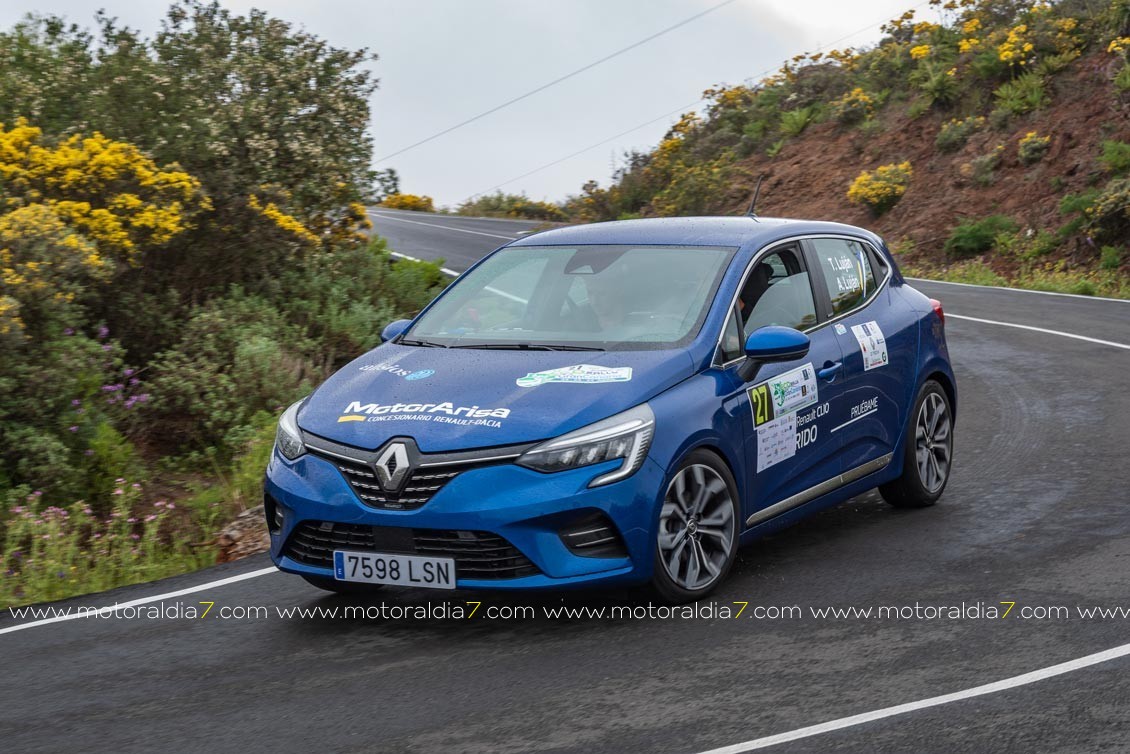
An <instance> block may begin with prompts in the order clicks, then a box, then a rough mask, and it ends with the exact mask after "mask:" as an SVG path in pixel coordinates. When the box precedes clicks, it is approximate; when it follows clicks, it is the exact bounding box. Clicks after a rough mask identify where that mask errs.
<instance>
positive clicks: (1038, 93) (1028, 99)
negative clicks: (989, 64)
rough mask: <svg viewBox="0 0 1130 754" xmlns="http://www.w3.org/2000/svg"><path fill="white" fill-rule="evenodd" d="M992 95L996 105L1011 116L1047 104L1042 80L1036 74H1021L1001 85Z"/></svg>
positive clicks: (1037, 108)
mask: <svg viewBox="0 0 1130 754" xmlns="http://www.w3.org/2000/svg"><path fill="white" fill-rule="evenodd" d="M993 95H994V96H995V97H996V100H997V105H998V106H999V107H1000V108H1001V109H1003V110H1006V111H1008V112H1009V113H1011V114H1012V115H1023V114H1024V113H1028V112H1031V111H1033V110H1039V109H1040V108H1042V107H1044V106H1045V105H1047V104H1048V95H1047V92H1046V91H1045V89H1044V80H1043V78H1041V77H1040V76H1039V74H1036V73H1025V74H1021V75H1020V76H1017V77H1016V78H1015V79H1013V80H1012V81H1009V82H1008V83H1006V84H1001V85H1000V86H999V87H997V90H996V91H995V92H993Z"/></svg>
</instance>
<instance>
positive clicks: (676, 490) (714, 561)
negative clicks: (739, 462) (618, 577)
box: [651, 449, 741, 604]
mask: <svg viewBox="0 0 1130 754" xmlns="http://www.w3.org/2000/svg"><path fill="white" fill-rule="evenodd" d="M739 516H740V506H739V505H738V486H737V484H735V483H734V476H733V474H731V473H730V469H729V468H728V467H727V466H726V464H725V463H723V462H722V459H721V458H719V457H718V456H717V455H715V454H714V453H711V452H710V451H708V450H702V449H700V450H695V451H692V452H691V453H690V454H689V455H688V456H687V457H686V458H685V459H683V462H682V463H681V464H679V468H678V470H676V472H675V473H674V474H673V475H672V476H671V481H670V482H669V483H668V485H667V492H666V493H665V495H664V498H663V508H662V509H661V510H660V514H659V527H658V533H657V535H656V546H655V564H654V570H655V573H654V576H653V577H652V582H651V583H652V587H653V588H654V590H655V591H656V592H657V593H658V595H659V598H660V599H661V600H663V601H664V602H668V603H675V604H678V603H682V602H691V601H694V600H699V599H702V598H703V597H705V596H707V595H708V594H710V593H711V592H712V591H714V589H715V588H716V587H717V586H718V585H719V584H720V583H722V581H723V580H724V579H725V578H726V574H727V573H729V571H730V567H731V566H732V565H733V564H734V557H735V555H736V554H737V551H738V537H739V535H740V534H741V521H740V520H739Z"/></svg>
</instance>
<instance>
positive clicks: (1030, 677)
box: [702, 644, 1130, 754]
mask: <svg viewBox="0 0 1130 754" xmlns="http://www.w3.org/2000/svg"><path fill="white" fill-rule="evenodd" d="M1127 655H1130V644H1123V645H1122V646H1118V647H1114V648H1113V649H1107V650H1105V651H1102V652H1096V653H1095V654H1093V655H1087V656H1086V657H1080V658H1078V659H1075V660H1068V661H1067V662H1061V663H1060V664H1058V665H1052V666H1050V667H1046V668H1041V669H1040V670H1033V671H1032V672H1031V673H1024V674H1023V675H1015V676H1013V677H1011V678H1005V679H1004V680H1003V681H994V682H993V683H986V684H984V685H983V686H974V687H973V688H969V689H964V690H963V691H955V692H953V693H952V694H943V695H942V696H932V697H930V698H928V699H919V700H918V701H916V702H907V703H906V704H899V705H896V706H894V707H884V708H883V709H877V710H874V711H872V712H864V713H862V714H859V715H852V716H851V717H841V718H839V719H838V720H829V721H828V722H826V723H820V724H819V725H810V726H808V727H807V728H797V729H796V730H790V731H788V732H786V733H778V734H776V735H773V736H765V737H764V738H755V739H752V740H750V741H744V742H742V743H740V744H733V745H731V746H723V747H721V748H719V749H711V750H710V751H704V752H702V754H741V753H742V752H747V751H754V750H756V749H765V748H768V747H770V746H776V745H777V744H783V743H788V742H789V741H796V740H798V739H801V738H811V737H812V736H819V735H821V734H823V733H831V732H832V731H835V730H842V729H843V728H851V727H854V726H856V725H863V724H864V723H869V722H873V721H875V720H882V719H883V718H885V717H894V716H896V715H905V714H906V713H908V712H914V711H916V710H920V709H927V708H929V707H939V706H941V705H943V704H950V703H951V702H959V701H961V700H963V699H971V698H973V697H975V696H985V695H986V694H996V693H997V692H1000V691H1007V690H1008V689H1014V688H1016V687H1018V686H1027V685H1028V684H1030V683H1036V682H1038V681H1044V680H1047V679H1048V678H1054V677H1055V676H1057V675H1063V674H1064V673H1072V672H1074V671H1076V670H1082V669H1083V668H1087V667H1090V666H1092V665H1098V664H1099V663H1103V662H1110V661H1111V660H1117V659H1118V658H1120V657H1126V656H1127Z"/></svg>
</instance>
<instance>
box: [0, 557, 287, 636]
mask: <svg viewBox="0 0 1130 754" xmlns="http://www.w3.org/2000/svg"><path fill="white" fill-rule="evenodd" d="M269 573H280V571H279V569H277V568H275V567H274V566H270V567H269V568H260V569H259V570H257V571H249V572H248V573H241V574H239V575H238V576H229V577H227V578H226V579H219V580H217V581H209V582H208V583H206V584H198V585H197V586H190V587H187V588H185V589H178V590H177V591H175V592H165V593H164V594H155V595H153V596H152V597H141V598H139V599H136V600H130V601H129V602H119V603H117V604H115V605H108V606H106V607H100V608H98V609H91V610H83V611H82V612H78V613H76V612H71V613H70V614H69V615H56V616H55V617H53V618H42V619H40V620H33V621H28V622H27V623H18V624H16V625H15V626H8V627H7V628H0V634H10V633H12V632H13V631H23V630H24V629H25V628H35V627H36V626H46V625H47V624H48V623H62V622H63V621H68V620H76V619H78V618H94V617H97V616H101V615H109V614H110V613H112V612H114V610H120V609H122V608H125V607H133V606H134V605H145V604H148V603H150V602H160V601H161V600H168V599H172V598H173V597H182V596H184V595H186V594H193V593H195V592H203V591H205V590H207V589H215V588H216V587H221V586H226V585H227V584H234V583H236V582H237V581H246V580H247V579H254V578H257V577H259V576H266V575H267V574H269ZM36 609H45V608H36ZM8 614H9V615H11V611H10V610H9V611H8Z"/></svg>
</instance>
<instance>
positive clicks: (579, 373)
mask: <svg viewBox="0 0 1130 754" xmlns="http://www.w3.org/2000/svg"><path fill="white" fill-rule="evenodd" d="M631 379H632V368H631V367H601V366H596V365H594V364H577V365H575V366H571V367H561V368H559V369H548V370H546V371H544V372H530V373H529V374H527V375H526V376H525V377H519V378H518V379H517V380H515V381H514V382H515V384H517V385H518V387H537V386H538V385H544V384H546V383H547V382H572V383H576V384H585V385H592V384H596V383H601V382H628V381H630V380H631Z"/></svg>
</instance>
